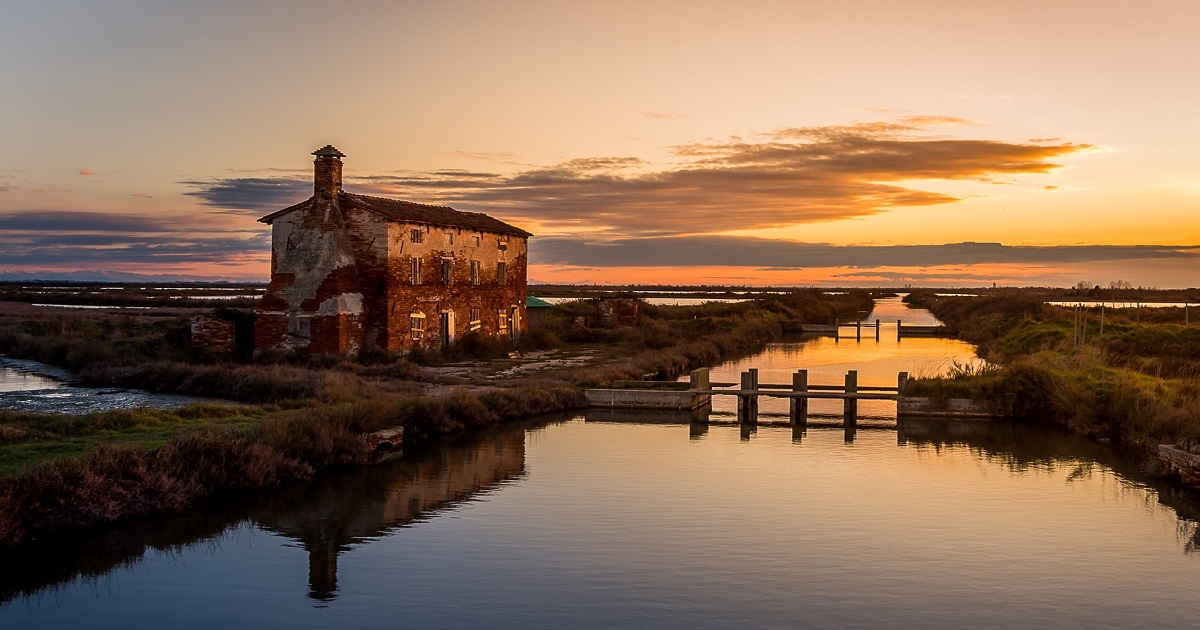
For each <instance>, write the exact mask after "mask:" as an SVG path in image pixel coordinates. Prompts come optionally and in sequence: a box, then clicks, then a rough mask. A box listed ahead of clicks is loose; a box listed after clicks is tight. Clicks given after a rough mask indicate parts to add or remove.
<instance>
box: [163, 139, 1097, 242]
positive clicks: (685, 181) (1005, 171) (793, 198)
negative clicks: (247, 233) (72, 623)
mask: <svg viewBox="0 0 1200 630" xmlns="http://www.w3.org/2000/svg"><path fill="white" fill-rule="evenodd" d="M967 124H972V123H971V122H970V121H967V120H965V119H961V118H956V117H952V116H908V117H904V118H900V119H898V120H895V121H883V122H860V123H852V124H848V125H832V126H822V127H794V128H786V129H779V130H776V131H773V132H770V133H764V134H757V135H756V136H755V137H753V138H751V139H744V138H738V137H733V138H728V139H725V140H706V141H703V142H696V143H692V144H687V145H679V146H675V147H671V149H670V150H671V151H672V152H673V154H674V155H675V157H676V158H677V159H678V162H677V163H676V164H675V165H673V166H671V167H669V168H660V169H655V168H652V167H651V165H650V164H648V163H646V162H645V161H643V160H641V159H639V158H636V157H592V158H581V159H574V160H568V161H565V162H563V163H561V164H558V165H555V166H549V167H537V168H528V169H525V170H522V171H518V172H516V173H511V174H492V173H483V172H469V171H453V170H440V171H431V172H424V173H396V174H382V175H366V176H363V177H357V178H356V177H353V176H347V178H346V181H347V189H348V190H358V191H359V192H368V193H371V194H379V195H391V196H399V197H403V198H410V199H413V200H414V201H424V202H429V203H442V204H449V205H452V206H454V207H456V208H458V209H460V210H470V211H480V212H488V213H491V214H496V215H498V216H502V217H504V218H505V219H506V220H509V221H516V222H520V221H527V222H531V223H534V224H536V225H538V226H541V227H543V228H546V229H549V230H554V231H564V232H566V231H587V232H590V233H604V234H608V235H609V236H610V237H612V238H620V237H633V236H642V237H647V236H677V235H685V234H698V233H709V232H721V231H732V230H747V229H756V228H771V227H783V226H791V225H797V224H803V223H812V222H818V221H835V220H841V219H849V218H855V217H862V216H867V215H871V214H876V213H880V212H888V211H894V210H897V209H902V208H905V207H912V206H929V205H937V204H949V203H954V202H957V201H960V200H961V198H960V197H957V196H954V195H951V194H947V193H941V192H935V191H929V190H922V189H921V188H917V187H911V186H908V185H906V183H907V182H910V181H926V180H974V181H980V182H995V181H997V180H1003V179H1007V178H1012V177H1017V176H1023V175H1036V174H1045V173H1049V172H1051V171H1053V170H1054V169H1056V168H1058V167H1059V166H1060V163H1059V162H1058V160H1060V159H1061V158H1064V157H1067V156H1070V155H1072V154H1076V153H1078V152H1081V151H1085V150H1088V149H1091V148H1092V147H1091V146H1090V145H1086V144H1072V143H1066V142H1058V143H1051V144H1047V143H1022V142H1005V141H999V140H977V139H956V138H947V137H937V136H930V135H929V133H928V130H929V129H930V128H932V127H938V126H945V125H967ZM184 183H186V184H187V185H189V186H192V187H194V188H195V190H193V191H192V192H189V193H188V194H190V195H193V196H195V197H197V198H199V199H200V200H201V202H202V203H204V204H207V205H210V206H214V207H220V208H230V209H237V210H256V211H258V212H264V211H265V212H269V211H271V210H274V209H278V208H282V207H285V206H287V205H290V204H292V203H295V202H297V201H300V200H302V199H304V198H305V197H307V196H308V194H309V192H308V189H309V187H310V186H311V184H310V183H309V181H308V179H307V178H305V179H303V180H302V179H299V178H296V177H245V178H233V179H217V180H212V181H188V182H184ZM356 184H362V185H363V186H365V187H366V189H365V190H363V189H356V188H355V185H356Z"/></svg>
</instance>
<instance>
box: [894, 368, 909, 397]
mask: <svg viewBox="0 0 1200 630" xmlns="http://www.w3.org/2000/svg"><path fill="white" fill-rule="evenodd" d="M907 385H908V372H901V373H899V374H897V375H896V395H897V396H903V395H904V388H905V387H906V386H907Z"/></svg>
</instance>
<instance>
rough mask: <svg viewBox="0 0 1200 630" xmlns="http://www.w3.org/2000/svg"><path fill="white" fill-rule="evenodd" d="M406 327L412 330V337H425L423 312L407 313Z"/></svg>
mask: <svg viewBox="0 0 1200 630" xmlns="http://www.w3.org/2000/svg"><path fill="white" fill-rule="evenodd" d="M408 329H409V330H410V331H412V338H413V339H423V338H424V337H425V313H422V312H421V311H413V312H412V313H409V314H408Z"/></svg>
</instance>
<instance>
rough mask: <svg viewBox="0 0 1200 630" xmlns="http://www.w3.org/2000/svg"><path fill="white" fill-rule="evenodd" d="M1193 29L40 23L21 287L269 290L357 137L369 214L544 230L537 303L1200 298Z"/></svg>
mask: <svg viewBox="0 0 1200 630" xmlns="http://www.w3.org/2000/svg"><path fill="white" fill-rule="evenodd" d="M1198 18H1200V4H1197V3H1195V2H1192V1H1178V2H1171V1H1164V2H1156V3H1153V4H1152V5H1135V4H1133V3H1127V2H1097V1H1089V2H1067V1H1056V2H1052V3H1046V2H1006V3H1003V4H996V3H964V2H961V1H958V2H911V3H903V4H901V3H894V2H861V3H836V4H835V3H825V2H820V3H818V2H790V3H774V2H764V3H755V2H739V3H702V2H701V3H686V4H679V3H646V2H640V3H632V2H631V3H619V2H618V3H602V4H600V5H597V4H595V3H593V4H592V5H584V4H580V3H561V2H546V3H528V2H512V3H485V2H479V3H454V2H445V3H441V2H439V3H398V2H379V3H370V2H348V3H329V2H311V3H303V2H249V3H246V2H206V3H189V4H180V5H176V4H166V3H157V2H111V3H103V4H95V3H57V2H40V1H39V2H17V3H12V4H9V5H6V10H5V19H4V20H3V22H2V23H0V55H2V56H3V58H4V59H5V60H6V61H5V63H4V64H0V81H2V82H3V85H5V86H6V88H5V91H6V97H5V98H4V99H0V115H2V117H3V118H2V119H3V120H4V121H5V123H4V143H3V146H4V148H5V151H4V152H3V155H0V272H2V271H34V270H57V271H66V270H78V269H83V270H96V269H109V270H119V271H131V272H137V273H169V274H192V275H204V276H213V277H226V278H250V279H258V280H265V279H266V276H267V273H268V272H269V269H268V260H269V257H268V255H267V252H266V242H267V241H266V238H265V237H266V230H267V229H269V228H267V227H266V226H264V225H262V224H259V223H256V222H255V221H254V219H255V218H257V217H258V216H262V215H263V214H266V213H268V212H270V211H271V210H273V209H277V208H279V207H282V206H285V205H288V204H290V203H291V202H294V201H298V200H300V199H302V198H304V197H305V196H307V193H306V192H305V187H306V185H309V186H310V185H311V184H310V182H311V179H310V178H311V159H312V158H311V156H310V155H309V153H310V152H311V151H313V150H314V149H316V148H317V147H319V146H322V145H324V144H326V143H332V144H334V145H335V146H337V147H338V148H339V149H341V150H342V151H344V152H345V153H346V154H347V155H348V157H347V160H346V175H347V178H346V181H347V188H348V189H350V190H353V191H358V192H370V193H372V194H388V195H396V196H400V197H403V198H407V199H412V200H415V201H425V202H433V203H449V204H450V205H452V206H454V207H456V208H459V209H462V210H477V211H484V212H488V213H490V214H494V215H496V216H498V217H501V218H503V219H505V220H507V221H509V222H511V223H515V224H517V225H520V226H522V227H525V228H526V229H529V230H530V231H532V232H534V233H535V234H537V235H538V236H537V238H535V239H534V240H533V241H532V242H531V245H530V250H531V259H532V261H533V262H532V265H531V271H530V276H531V279H532V280H535V281H538V280H540V281H554V282H569V281H570V282H579V281H592V282H601V283H603V282H611V283H625V282H639V281H640V282H667V283H688V284H690V283H696V282H705V283H721V282H732V283H737V284H797V283H798V284H895V283H912V284H935V285H946V284H953V285H977V284H988V285H990V284H991V283H992V282H998V283H1001V284H1057V285H1069V284H1074V283H1076V282H1078V281H1081V280H1082V281H1089V282H1095V283H1100V284H1107V283H1108V282H1111V281H1116V280H1125V281H1129V282H1132V283H1134V284H1135V285H1136V284H1142V285H1148V286H1149V285H1153V286H1163V287H1168V286H1170V287H1175V286H1200V273H1197V270H1198V269H1200V264H1197V262H1198V260H1197V256H1198V255H1200V249H1198V247H1197V246H1200V219H1197V216H1200V213H1198V212H1197V210H1198V209H1200V159H1198V156H1197V148H1196V147H1198V146H1200V120H1198V119H1197V118H1196V116H1195V112H1196V111H1197V106H1200V83H1197V82H1196V81H1192V80H1190V79H1189V77H1190V76H1191V74H1192V71H1193V69H1194V68H1195V67H1197V66H1198V65H1200V63H1198V62H1200V47H1197V46H1196V45H1195V43H1194V33H1193V31H1194V27H1195V25H1196V24H1197V23H1200V19H1198ZM961 243H967V244H968V245H955V244H961ZM995 243H1000V244H1002V245H1003V246H1004V247H997V246H994V245H988V244H995ZM970 244H976V245H970ZM978 244H983V245H978ZM946 245H952V246H953V247H941V246H946ZM905 246H929V247H924V248H922V247H905ZM1095 246H1120V247H1095ZM1133 246H1141V247H1133ZM706 254H710V255H706Z"/></svg>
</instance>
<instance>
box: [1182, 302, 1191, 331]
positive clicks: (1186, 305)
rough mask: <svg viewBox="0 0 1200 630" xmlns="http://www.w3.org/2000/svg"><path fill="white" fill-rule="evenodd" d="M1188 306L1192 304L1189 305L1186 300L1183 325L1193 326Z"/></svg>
mask: <svg viewBox="0 0 1200 630" xmlns="http://www.w3.org/2000/svg"><path fill="white" fill-rule="evenodd" d="M1188 306H1190V305H1189V304H1188V303H1187V302H1184V303H1183V325H1184V326H1191V325H1192V320H1191V318H1190V317H1189V316H1188Z"/></svg>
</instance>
